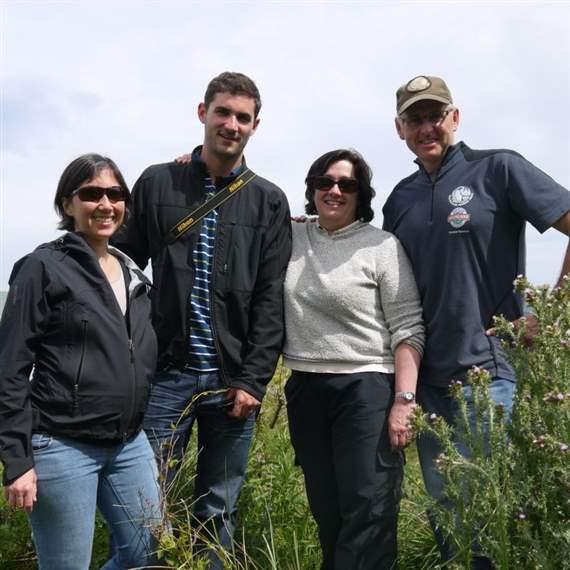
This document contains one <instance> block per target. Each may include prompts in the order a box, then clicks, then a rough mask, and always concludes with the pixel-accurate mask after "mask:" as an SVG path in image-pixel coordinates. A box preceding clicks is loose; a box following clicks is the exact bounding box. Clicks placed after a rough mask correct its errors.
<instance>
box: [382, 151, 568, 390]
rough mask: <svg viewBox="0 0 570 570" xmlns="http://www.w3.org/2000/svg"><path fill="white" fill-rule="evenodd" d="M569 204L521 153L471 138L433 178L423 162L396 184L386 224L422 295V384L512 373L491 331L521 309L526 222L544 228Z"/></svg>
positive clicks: (562, 191)
mask: <svg viewBox="0 0 570 570" xmlns="http://www.w3.org/2000/svg"><path fill="white" fill-rule="evenodd" d="M416 162H418V161H416ZM418 164H419V162H418ZM569 210H570V192H568V191H567V190H566V189H565V188H563V187H562V186H560V185H559V184H558V183H556V182H555V181H554V180H553V179H552V178H550V177H549V176H548V175H547V174H545V173H544V172H542V171H541V170H540V169H538V168H537V167H535V166H533V165H532V164H531V163H530V162H528V161H527V160H525V159H524V158H523V157H522V156H520V155H519V154H517V153H515V152H513V151H509V150H487V151H477V150H472V149H470V148H469V147H468V146H467V145H465V144H464V143H458V144H457V145H454V146H453V147H450V149H449V150H448V152H447V154H446V156H445V158H444V161H443V163H442V165H441V167H440V169H439V171H438V172H437V173H436V174H435V176H434V177H433V179H432V178H430V176H429V174H428V173H427V172H426V170H425V169H424V168H423V167H422V166H421V165H420V168H419V170H418V171H417V172H415V173H414V174H412V175H411V176H409V177H408V178H406V179H404V180H402V181H401V182H400V183H399V184H398V185H397V186H396V187H395V188H394V190H393V191H392V193H391V194H390V196H389V197H388V200H387V201H386V204H385V206H384V208H383V213H384V225H383V227H384V229H385V230H387V231H389V232H391V233H393V234H395V235H396V236H397V237H398V239H399V240H400V241H401V243H402V245H403V246H404V248H405V249H406V252H407V254H408V256H409V258H410V260H411V262H412V266H413V269H414V274H415V277H416V281H417V283H418V288H419V291H420V295H421V299H422V304H423V311H424V319H425V324H426V333H427V344H426V347H425V354H424V358H423V360H422V364H421V369H420V381H421V382H425V383H427V384H431V385H437V386H447V385H449V383H450V381H451V380H454V379H464V378H465V376H466V373H467V371H468V370H469V369H470V368H471V367H472V366H474V365H476V366H480V367H483V368H485V369H487V370H489V372H490V373H491V375H492V376H500V377H503V378H508V379H512V380H514V371H513V369H512V367H511V365H510V364H509V363H508V361H507V358H506V355H505V354H504V352H503V350H502V349H501V348H500V344H499V339H497V338H495V337H488V336H486V335H485V330H486V329H488V328H489V327H491V326H492V325H493V320H492V318H493V315H499V314H502V315H504V316H505V317H506V318H507V319H509V320H514V319H516V318H518V317H520V316H521V315H522V301H521V299H520V298H519V297H518V296H517V295H516V294H515V293H514V291H513V280H514V279H515V278H516V277H517V275H519V274H523V275H524V273H525V222H526V221H528V222H530V223H531V224H532V225H533V226H534V227H535V228H536V229H537V230H538V231H539V232H541V233H542V232H544V231H545V230H546V229H547V228H549V227H550V226H552V224H553V223H554V222H556V221H557V220H558V219H560V218H561V217H562V216H563V215H564V214H565V213H566V212H567V211H569Z"/></svg>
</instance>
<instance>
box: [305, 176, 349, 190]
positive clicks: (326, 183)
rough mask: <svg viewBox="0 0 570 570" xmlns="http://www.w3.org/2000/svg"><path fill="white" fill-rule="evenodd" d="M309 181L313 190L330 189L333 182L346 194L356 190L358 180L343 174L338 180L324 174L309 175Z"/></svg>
mask: <svg viewBox="0 0 570 570" xmlns="http://www.w3.org/2000/svg"><path fill="white" fill-rule="evenodd" d="M310 182H311V184H312V185H313V188H314V189H315V190H322V191H324V192H326V191H327V190H330V189H331V188H332V187H333V186H334V185H335V184H336V185H337V186H338V189H339V190H340V191H341V192H344V193H346V194H354V192H358V180H356V178H349V177H347V176H343V177H342V178H339V179H338V180H335V179H334V178H331V177H330V176H326V175H323V176H313V177H311V179H310Z"/></svg>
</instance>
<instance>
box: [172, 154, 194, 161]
mask: <svg viewBox="0 0 570 570" xmlns="http://www.w3.org/2000/svg"><path fill="white" fill-rule="evenodd" d="M174 162H178V164H190V163H191V162H192V153H191V152H189V153H187V154H181V155H180V156H177V157H176V158H175V159H174Z"/></svg>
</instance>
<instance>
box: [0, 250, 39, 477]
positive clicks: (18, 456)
mask: <svg viewBox="0 0 570 570" xmlns="http://www.w3.org/2000/svg"><path fill="white" fill-rule="evenodd" d="M48 288H49V279H48V276H47V274H46V271H45V266H44V264H43V263H42V262H41V261H40V260H38V259H37V258H35V257H34V256H33V254H32V255H29V256H27V257H25V258H23V259H21V260H20V261H19V262H17V263H16V265H15V266H14V269H13V270H12V274H11V276H10V290H9V292H8V297H7V299H6V304H5V305H4V311H3V314H2V320H1V321H0V458H1V460H2V463H3V465H4V473H3V482H4V485H7V484H9V483H11V482H12V481H14V480H15V479H17V478H18V477H19V476H20V475H23V474H24V473H25V472H26V471H28V470H29V469H31V468H32V467H33V466H34V459H33V456H32V449H31V437H32V427H33V410H32V405H31V398H30V394H31V387H30V373H31V371H32V367H33V364H34V360H35V355H36V352H37V348H38V343H39V342H40V340H41V336H42V332H43V330H44V327H45V325H46V322H47V314H48V305H47V301H46V291H47V289H48Z"/></svg>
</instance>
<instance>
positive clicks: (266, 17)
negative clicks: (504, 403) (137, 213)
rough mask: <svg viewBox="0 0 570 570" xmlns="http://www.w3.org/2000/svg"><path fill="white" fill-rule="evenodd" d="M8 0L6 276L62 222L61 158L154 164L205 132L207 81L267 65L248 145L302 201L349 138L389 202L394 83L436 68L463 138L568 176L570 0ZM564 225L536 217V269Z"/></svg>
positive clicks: (1, 210)
mask: <svg viewBox="0 0 570 570" xmlns="http://www.w3.org/2000/svg"><path fill="white" fill-rule="evenodd" d="M0 2H1V11H2V12H1V30H0V35H1V40H0V41H1V50H2V52H1V155H0V160H1V164H0V166H1V175H0V176H1V178H0V183H1V198H0V199H1V202H0V215H1V220H0V222H1V226H0V240H1V250H0V254H1V255H0V289H6V288H7V283H8V276H9V273H10V271H11V268H12V265H13V264H14V262H15V261H16V260H17V259H18V258H20V257H21V256H22V255H24V254H26V253H27V252H29V251H31V250H32V249H33V248H34V247H35V246H36V245H38V244H39V243H41V242H44V241H48V240H51V239H53V238H55V237H56V236H57V235H58V233H59V232H57V230H56V229H55V226H56V223H57V218H56V216H55V213H54V211H53V207H52V200H53V195H54V193H55V188H56V185H57V181H58V179H59V176H60V174H61V172H62V171H63V169H64V167H65V166H66V165H67V164H68V163H69V162H70V161H71V160H73V159H74V158H75V157H77V156H78V155H80V154H83V153H85V152H99V153H102V154H107V155H108V156H110V157H112V158H113V159H114V160H115V161H116V162H117V164H118V165H119V167H120V169H121V170H122V171H123V174H124V175H125V178H126V179H127V182H128V183H129V185H132V184H133V183H134V182H135V180H136V179H137V177H138V176H139V174H140V173H141V172H142V170H143V169H144V168H145V167H146V166H148V165H150V164H152V163H157V162H165V161H168V160H171V159H172V158H173V157H175V156H177V155H178V154H180V153H182V152H185V151H189V150H191V149H192V148H193V147H194V146H195V145H197V144H200V143H201V141H202V136H203V130H202V125H201V124H200V123H199V122H198V119H197V117H196V108H197V105H198V103H199V102H200V101H201V100H202V98H203V94H204V90H205V87H206V85H207V83H208V81H209V80H210V79H211V78H212V77H214V76H215V75H217V74H218V73H220V72H221V71H225V70H231V71H241V72H244V73H246V74H247V75H249V76H251V77H252V78H253V79H254V80H255V81H256V83H257V85H258V87H259V89H260V91H261V96H262V99H263V108H262V111H261V124H260V127H259V129H258V131H257V133H256V134H255V136H254V137H253V138H252V139H251V140H250V143H249V145H248V147H247V149H246V156H247V160H248V163H249V164H250V166H251V167H252V168H253V169H254V170H255V171H257V172H258V173H259V174H261V175H263V176H265V177H266V178H269V179H270V180H272V181H274V182H276V183H277V184H278V185H279V186H281V187H282V188H283V189H284V190H285V192H286V193H287V196H288V197H289V200H290V203H291V209H292V211H293V212H296V213H300V212H301V211H302V209H303V192H304V186H303V180H304V177H305V174H306V172H307V169H308V167H309V165H310V164H311V162H312V161H313V160H314V159H315V158H316V157H317V156H319V155H321V154H322V153H324V152H326V151H328V150H331V149H333V148H338V147H353V148H355V149H357V150H359V151H360V152H361V153H362V154H363V155H364V157H365V158H366V159H367V160H368V162H369V163H370V165H371V166H372V169H373V171H374V186H375V188H376V190H377V197H376V199H375V202H374V206H375V211H376V218H375V221H374V223H375V224H377V225H380V224H381V222H382V217H381V216H382V215H381V208H382V205H383V203H384V201H385V199H386V197H387V195H388V193H389V192H390V190H391V189H392V188H393V186H394V185H395V184H396V183H397V182H398V181H399V180H400V179H401V178H403V177H404V176H407V175H408V174H410V173H411V172H412V171H413V170H414V169H415V165H414V164H413V163H412V159H413V156H412V155H411V153H410V152H409V150H408V149H407V147H406V146H405V144H404V143H403V142H401V141H400V140H399V139H398V138H397V136H396V133H395V130H394V124H393V118H394V114H395V91H396V89H397V87H398V86H399V85H401V84H402V83H405V82H407V81H408V80H409V79H411V78H412V77H414V76H416V75H419V74H433V75H440V76H442V77H444V78H445V80H446V81H447V83H448V85H449V86H450V88H451V91H452V93H453V96H454V99H455V102H456V104H457V105H458V106H459V108H460V110H461V113H462V115H461V125H460V128H459V131H458V135H459V139H460V140H464V141H465V142H466V143H467V144H469V145H470V146H471V147H473V148H497V147H506V148H512V149H514V150H517V151H518V152H520V153H522V154H523V155H524V156H525V157H526V158H528V159H529V160H530V161H531V162H533V163H534V164H536V165H537V166H539V167H540V168H542V169H543V170H544V171H546V172H547V173H548V174H550V175H551V176H552V177H553V178H555V179H556V180H557V181H559V182H560V183H561V184H563V185H564V186H566V187H567V188H569V187H570V152H569V151H570V128H569V127H570V116H569V112H568V107H569V93H570V79H569V77H570V4H568V2H459V1H455V2H428V1H424V2H357V1H352V2H350V3H348V2H334V3H333V2H318V3H317V2H239V1H236V2H213V1H209V2H180V1H179V2H158V1H157V2H141V1H132V2H127V1H123V2H121V1H117V0H114V1H112V2H105V1H97V2H94V1H70V2H62V1H52V2H50V1H36V2H26V1H25V0H18V1H17V2H16V1H8V0H0ZM566 244H567V239H565V238H564V236H562V235H560V234H558V232H556V231H555V230H548V231H547V232H546V233H545V234H544V235H542V236H540V235H539V234H538V233H536V232H535V231H534V230H533V229H532V228H531V229H530V230H529V231H528V272H527V273H528V276H529V277H530V279H531V280H532V281H534V282H539V283H552V282H553V281H554V280H555V279H556V277H557V275H558V271H559V269H560V265H561V260H562V256H563V253H564V251H565V248H566Z"/></svg>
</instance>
